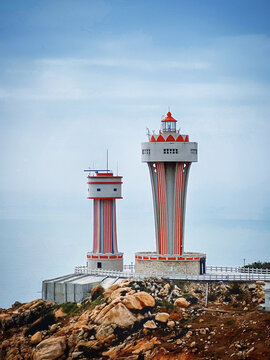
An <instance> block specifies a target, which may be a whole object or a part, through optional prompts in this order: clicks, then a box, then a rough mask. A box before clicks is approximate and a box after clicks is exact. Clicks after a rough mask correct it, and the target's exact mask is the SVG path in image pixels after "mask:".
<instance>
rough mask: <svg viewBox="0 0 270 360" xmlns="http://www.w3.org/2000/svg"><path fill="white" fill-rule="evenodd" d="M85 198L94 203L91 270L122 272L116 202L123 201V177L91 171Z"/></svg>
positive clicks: (88, 255) (105, 172) (106, 172)
mask: <svg viewBox="0 0 270 360" xmlns="http://www.w3.org/2000/svg"><path fill="white" fill-rule="evenodd" d="M87 184H88V197H87V198H88V199H93V200H94V208H93V217H94V221H93V224H94V235H93V251H92V252H89V253H87V265H88V268H90V269H104V270H118V271H123V253H120V252H118V246H117V231H116V201H115V200H116V199H122V176H114V175H113V173H112V172H110V171H104V170H93V171H92V175H91V173H90V174H89V175H88V177H87Z"/></svg>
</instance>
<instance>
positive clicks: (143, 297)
mask: <svg viewBox="0 0 270 360" xmlns="http://www.w3.org/2000/svg"><path fill="white" fill-rule="evenodd" d="M134 296H136V298H137V299H139V300H140V302H141V305H142V307H143V308H144V307H146V306H149V307H153V306H155V299H154V298H153V296H151V295H150V294H148V293H147V292H145V291H140V292H138V293H136V294H134Z"/></svg>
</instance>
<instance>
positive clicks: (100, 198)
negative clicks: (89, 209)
mask: <svg viewBox="0 0 270 360" xmlns="http://www.w3.org/2000/svg"><path fill="white" fill-rule="evenodd" d="M87 199H96V200H111V199H123V198H122V197H88V198H87Z"/></svg>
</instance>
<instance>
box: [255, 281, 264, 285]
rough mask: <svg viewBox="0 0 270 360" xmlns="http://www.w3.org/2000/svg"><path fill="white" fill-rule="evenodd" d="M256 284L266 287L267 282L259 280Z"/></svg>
mask: <svg viewBox="0 0 270 360" xmlns="http://www.w3.org/2000/svg"><path fill="white" fill-rule="evenodd" d="M255 284H256V285H265V282H264V281H262V280H258V281H256V283H255Z"/></svg>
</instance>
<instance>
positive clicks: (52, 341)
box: [33, 336, 67, 360]
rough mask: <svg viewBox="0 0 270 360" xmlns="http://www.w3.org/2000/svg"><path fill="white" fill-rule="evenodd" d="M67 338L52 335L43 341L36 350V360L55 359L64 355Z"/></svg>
mask: <svg viewBox="0 0 270 360" xmlns="http://www.w3.org/2000/svg"><path fill="white" fill-rule="evenodd" d="M66 347H67V345H66V338H65V337H63V336H59V337H52V338H49V339H46V340H44V341H42V342H41V343H40V344H39V345H37V347H36V350H34V354H33V355H34V357H33V359H34V360H45V359H46V360H55V359H58V358H59V357H60V356H62V355H64V353H65V350H66Z"/></svg>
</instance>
